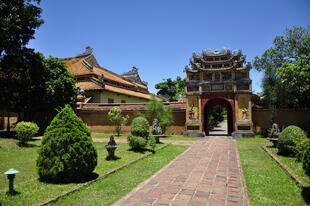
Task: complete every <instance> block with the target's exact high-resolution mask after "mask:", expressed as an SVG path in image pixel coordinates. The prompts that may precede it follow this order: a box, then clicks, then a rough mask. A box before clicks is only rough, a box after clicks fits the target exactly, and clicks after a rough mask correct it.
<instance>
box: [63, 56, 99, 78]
mask: <svg viewBox="0 0 310 206" xmlns="http://www.w3.org/2000/svg"><path fill="white" fill-rule="evenodd" d="M65 63H66V65H67V70H68V71H69V72H70V73H71V74H73V75H74V76H80V75H88V74H94V73H93V72H92V71H91V70H89V69H88V68H87V67H86V66H85V65H84V64H83V59H70V60H65Z"/></svg>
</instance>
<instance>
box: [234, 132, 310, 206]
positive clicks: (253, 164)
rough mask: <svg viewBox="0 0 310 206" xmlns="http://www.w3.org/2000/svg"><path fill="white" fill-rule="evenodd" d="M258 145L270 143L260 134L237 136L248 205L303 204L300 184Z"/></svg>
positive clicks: (293, 205)
mask: <svg viewBox="0 0 310 206" xmlns="http://www.w3.org/2000/svg"><path fill="white" fill-rule="evenodd" d="M262 145H272V144H271V143H270V142H269V141H267V140H265V139H263V138H240V139H238V140H237V146H238V149H239V152H240V159H241V163H242V169H243V172H244V176H245V180H246V185H247V188H248V194H249V198H250V201H251V205H252V206H275V205H279V206H280V205H281V206H287V205H291V206H301V205H307V204H306V203H305V202H304V199H303V197H302V195H301V192H302V191H301V188H299V187H298V186H297V185H296V184H295V182H294V181H293V180H292V179H291V178H290V177H289V176H288V175H287V174H286V173H285V172H284V171H283V170H282V168H281V167H280V166H279V165H278V164H277V163H276V162H275V161H274V160H272V159H271V158H270V157H269V155H268V154H267V153H266V152H265V151H263V149H262Z"/></svg>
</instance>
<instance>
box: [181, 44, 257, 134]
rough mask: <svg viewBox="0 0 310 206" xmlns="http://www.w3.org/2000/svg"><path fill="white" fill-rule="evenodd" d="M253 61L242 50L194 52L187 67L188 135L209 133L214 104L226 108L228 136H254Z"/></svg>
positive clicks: (186, 126) (186, 128)
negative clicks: (251, 77) (248, 60)
mask: <svg viewBox="0 0 310 206" xmlns="http://www.w3.org/2000/svg"><path fill="white" fill-rule="evenodd" d="M250 69H251V64H250V63H246V60H245V55H243V54H242V51H241V50H239V51H235V52H231V50H229V49H223V50H222V51H217V50H215V51H214V52H211V51H209V50H207V51H203V52H202V53H201V54H198V53H194V54H193V56H192V58H191V59H190V67H188V66H187V67H186V68H185V71H186V75H187V81H186V89H185V93H186V125H185V130H186V133H185V135H188V136H204V135H208V134H209V123H208V115H209V113H210V111H211V110H210V109H211V108H212V107H213V106H215V105H221V106H223V107H225V108H226V111H227V122H228V125H227V127H228V131H227V134H228V135H232V136H233V137H241V136H252V135H253V134H254V133H253V122H252V102H251V96H252V81H251V79H250V76H249V71H250Z"/></svg>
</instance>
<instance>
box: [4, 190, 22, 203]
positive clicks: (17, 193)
mask: <svg viewBox="0 0 310 206" xmlns="http://www.w3.org/2000/svg"><path fill="white" fill-rule="evenodd" d="M5 194H6V195H8V196H15V195H19V194H20V192H18V191H16V190H14V191H13V193H9V192H6V193H5ZM0 206H1V204H0Z"/></svg>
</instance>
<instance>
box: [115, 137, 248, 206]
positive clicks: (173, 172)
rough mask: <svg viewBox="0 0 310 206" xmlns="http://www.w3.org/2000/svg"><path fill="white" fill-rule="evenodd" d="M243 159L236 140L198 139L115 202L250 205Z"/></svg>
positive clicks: (119, 205) (117, 205)
mask: <svg viewBox="0 0 310 206" xmlns="http://www.w3.org/2000/svg"><path fill="white" fill-rule="evenodd" d="M239 162H240V161H239V158H238V154H237V148H236V143H235V141H234V140H233V139H229V138H212V139H206V140H203V141H196V143H194V144H193V145H192V146H191V147H190V149H188V150H187V151H186V152H185V153H183V154H182V155H181V156H179V157H178V158H177V159H176V160H174V161H173V162H172V163H170V164H169V165H168V166H166V167H165V168H163V169H162V170H160V171H159V172H158V173H156V174H155V175H154V176H153V177H152V178H150V179H149V180H147V181H145V182H144V183H142V184H141V185H139V186H138V187H137V188H136V189H134V190H133V191H132V192H131V193H129V194H128V195H126V196H125V197H123V198H122V199H121V200H119V201H118V202H116V203H115V204H114V205H115V206H127V205H128V206H129V205H131V206H133V205H134V206H140V205H192V206H194V205H197V206H198V205H207V206H213V205H214V206H245V205H248V199H247V195H246V189H245V187H244V183H243V177H242V172H241V169H240V168H239V164H240V163H239Z"/></svg>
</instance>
